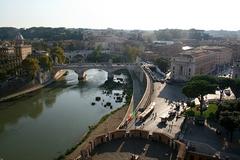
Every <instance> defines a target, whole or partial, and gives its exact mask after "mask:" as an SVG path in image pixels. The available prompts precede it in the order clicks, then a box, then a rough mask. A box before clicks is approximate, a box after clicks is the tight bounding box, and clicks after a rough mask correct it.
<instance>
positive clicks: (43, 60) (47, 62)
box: [39, 56, 52, 71]
mask: <svg viewBox="0 0 240 160" xmlns="http://www.w3.org/2000/svg"><path fill="white" fill-rule="evenodd" d="M39 64H40V66H41V68H42V69H43V70H44V71H48V70H51V69H52V60H51V59H50V57H49V56H41V57H40V58H39Z"/></svg>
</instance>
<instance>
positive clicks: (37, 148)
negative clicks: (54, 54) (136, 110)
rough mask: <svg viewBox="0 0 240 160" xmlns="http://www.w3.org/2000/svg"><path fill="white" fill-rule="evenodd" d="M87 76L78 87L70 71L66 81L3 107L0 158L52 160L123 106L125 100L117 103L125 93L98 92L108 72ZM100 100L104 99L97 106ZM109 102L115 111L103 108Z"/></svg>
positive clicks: (90, 72)
mask: <svg viewBox="0 0 240 160" xmlns="http://www.w3.org/2000/svg"><path fill="white" fill-rule="evenodd" d="M86 74H87V81H86V82H85V83H81V84H78V79H77V74H75V73H74V72H73V71H69V75H68V76H66V77H65V80H62V81H59V82H57V83H55V84H53V85H51V86H49V87H47V88H44V89H42V90H40V91H37V92H34V93H31V94H29V95H27V96H25V97H21V98H19V99H16V100H13V101H11V102H4V103H0V158H4V159H7V160H15V159H24V160H32V159H34V160H38V159H39V160H42V159H44V160H48V159H53V158H55V157H57V156H58V155H60V154H63V153H64V152H65V151H66V150H67V149H68V148H71V147H72V146H73V145H74V144H76V143H77V142H78V141H79V140H80V138H81V137H82V136H83V134H84V133H85V132H86V131H87V130H88V126H89V125H93V124H94V123H96V122H97V121H98V120H99V119H100V118H101V117H102V116H103V115H105V114H106V113H109V112H111V111H112V110H113V109H116V108H118V107H120V106H122V105H123V102H124V101H125V99H124V100H123V102H120V103H119V102H116V101H115V100H116V95H121V94H122V90H116V91H113V92H112V94H109V95H107V94H103V90H101V89H100V88H98V86H99V85H101V84H103V83H104V82H105V80H106V79H107V73H106V72H105V71H98V70H88V71H87V72H86ZM116 93H117V94H116ZM97 96H99V97H101V100H100V101H98V102H96V101H95V98H96V97H97ZM124 98H125V97H124ZM92 102H95V103H96V104H95V105H94V106H93V105H91V103H92ZM107 102H110V103H111V105H112V106H113V109H111V108H110V107H106V106H105V107H104V105H105V104H106V103H107Z"/></svg>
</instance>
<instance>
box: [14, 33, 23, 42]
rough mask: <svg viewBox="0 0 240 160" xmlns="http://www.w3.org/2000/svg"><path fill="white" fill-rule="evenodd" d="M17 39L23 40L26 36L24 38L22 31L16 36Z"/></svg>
mask: <svg viewBox="0 0 240 160" xmlns="http://www.w3.org/2000/svg"><path fill="white" fill-rule="evenodd" d="M15 40H16V41H23V40H24V38H23V36H22V35H21V34H20V33H18V34H17V36H16V38H15Z"/></svg>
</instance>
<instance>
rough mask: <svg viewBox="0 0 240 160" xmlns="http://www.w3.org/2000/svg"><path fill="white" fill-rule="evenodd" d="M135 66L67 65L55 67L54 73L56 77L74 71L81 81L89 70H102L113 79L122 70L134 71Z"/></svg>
mask: <svg viewBox="0 0 240 160" xmlns="http://www.w3.org/2000/svg"><path fill="white" fill-rule="evenodd" d="M133 67H134V64H67V65H65V64H64V65H57V66H54V67H53V73H54V75H56V74H57V73H58V71H60V70H67V69H69V70H73V71H75V72H76V73H77V74H78V77H79V79H84V78H85V76H86V75H85V72H86V71H87V70H89V69H100V70H104V71H106V72H108V79H113V73H114V72H115V71H117V70H120V69H128V70H130V69H132V68H133Z"/></svg>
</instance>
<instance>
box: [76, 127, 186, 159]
mask: <svg viewBox="0 0 240 160" xmlns="http://www.w3.org/2000/svg"><path fill="white" fill-rule="evenodd" d="M127 138H141V139H145V140H149V141H156V142H159V143H163V144H166V145H168V146H170V147H171V148H172V149H173V150H176V151H177V160H184V159H185V155H186V145H185V144H184V143H182V142H180V141H178V140H174V139H171V138H170V137H169V136H168V135H165V134H164V133H160V132H154V133H152V134H149V131H147V130H141V129H134V130H130V131H127V130H116V131H112V132H109V133H106V134H102V135H99V136H96V137H95V138H94V139H92V140H91V141H89V143H88V144H87V145H86V147H85V148H83V149H82V150H81V151H80V155H79V156H78V157H76V158H75V159H74V160H87V159H91V153H92V152H93V151H94V149H95V147H97V146H100V145H101V144H103V143H106V142H111V141H112V140H115V139H122V140H124V139H127ZM136 140H137V139H136Z"/></svg>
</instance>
